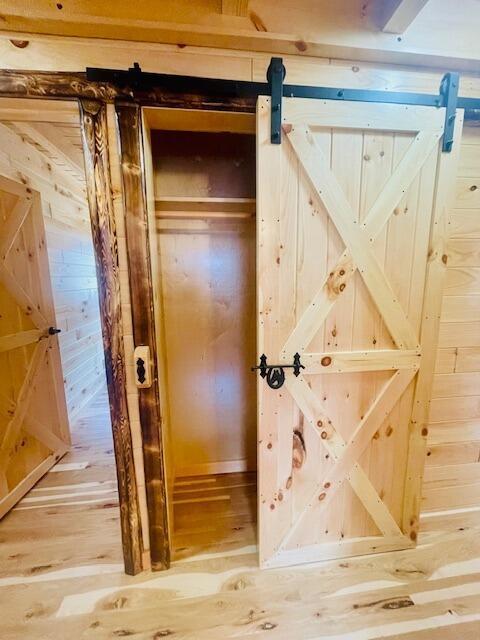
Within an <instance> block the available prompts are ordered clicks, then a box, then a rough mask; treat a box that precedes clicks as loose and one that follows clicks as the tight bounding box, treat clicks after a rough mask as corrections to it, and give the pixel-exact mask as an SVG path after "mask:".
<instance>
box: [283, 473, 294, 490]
mask: <svg viewBox="0 0 480 640" xmlns="http://www.w3.org/2000/svg"><path fill="white" fill-rule="evenodd" d="M292 482H293V480H292V476H289V477H288V478H287V482H286V483H285V487H286V488H287V489H290V487H291V486H292Z"/></svg>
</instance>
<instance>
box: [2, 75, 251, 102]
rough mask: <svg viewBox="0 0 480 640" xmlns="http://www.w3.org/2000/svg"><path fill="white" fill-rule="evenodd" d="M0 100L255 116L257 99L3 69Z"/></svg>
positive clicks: (78, 76) (85, 77)
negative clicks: (127, 103)
mask: <svg viewBox="0 0 480 640" xmlns="http://www.w3.org/2000/svg"><path fill="white" fill-rule="evenodd" d="M0 97H5V98H6V97H8V98H51V99H52V98H53V99H57V100H72V99H76V98H78V99H91V100H100V101H102V102H114V101H115V100H117V99H122V98H123V99H127V100H132V99H135V102H137V103H138V104H141V105H144V106H152V107H169V108H172V109H175V108H178V109H210V110H212V109H213V110H219V111H242V112H247V113H255V105H256V98H254V97H251V96H250V97H225V96H221V95H220V96H207V95H202V94H201V93H185V92H182V93H179V92H178V91H175V90H172V89H168V88H166V87H152V88H151V89H149V90H138V89H135V88H132V87H128V86H117V85H114V84H110V83H107V82H92V81H90V80H87V76H86V74H85V73H81V72H79V73H70V72H59V71H55V72H54V71H23V70H11V69H0Z"/></svg>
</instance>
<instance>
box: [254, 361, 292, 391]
mask: <svg viewBox="0 0 480 640" xmlns="http://www.w3.org/2000/svg"><path fill="white" fill-rule="evenodd" d="M257 369H258V370H259V371H260V375H261V376H262V378H266V379H267V384H268V386H269V387H270V388H271V389H280V387H282V386H283V383H284V382H285V371H284V369H293V374H294V375H295V376H297V377H298V376H299V375H300V369H305V367H304V366H303V364H302V363H301V362H300V354H299V353H296V354H295V355H294V356H293V364H268V363H267V356H266V355H265V354H264V353H262V355H261V356H260V364H259V365H257V366H256V367H252V371H256V370H257Z"/></svg>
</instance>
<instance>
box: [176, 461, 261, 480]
mask: <svg viewBox="0 0 480 640" xmlns="http://www.w3.org/2000/svg"><path fill="white" fill-rule="evenodd" d="M256 467H257V465H256V461H255V460H247V459H246V458H244V459H242V460H221V461H219V462H199V463H196V464H189V465H185V466H183V467H175V477H176V478H183V477H184V476H209V475H215V474H219V473H242V472H244V471H255V469H256Z"/></svg>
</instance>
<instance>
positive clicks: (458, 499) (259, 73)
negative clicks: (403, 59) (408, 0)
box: [0, 34, 480, 519]
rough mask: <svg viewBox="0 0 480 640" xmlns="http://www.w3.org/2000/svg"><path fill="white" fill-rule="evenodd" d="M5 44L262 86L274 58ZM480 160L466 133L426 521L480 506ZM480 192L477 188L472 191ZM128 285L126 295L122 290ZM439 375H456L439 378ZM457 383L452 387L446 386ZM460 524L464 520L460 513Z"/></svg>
mask: <svg viewBox="0 0 480 640" xmlns="http://www.w3.org/2000/svg"><path fill="white" fill-rule="evenodd" d="M10 37H12V36H11V35H10V36H9V34H4V35H2V36H0V56H1V59H2V66H4V67H8V68H12V69H15V68H18V69H42V70H58V71H61V70H73V71H77V70H80V69H84V68H85V67H86V66H105V65H106V64H107V63H106V62H105V61H106V60H107V61H108V66H111V67H112V68H128V67H129V66H131V64H132V61H133V60H136V61H138V62H139V63H140V65H141V66H142V69H144V70H145V71H156V72H159V73H180V74H188V75H198V76H208V77H223V78H232V79H238V80H256V81H263V80H265V71H266V68H267V66H268V63H269V59H270V55H271V54H269V53H260V52H251V51H232V50H228V49H220V48H207V47H196V46H182V47H178V46H176V45H174V44H161V43H141V42H135V43H131V42H130V43H129V42H122V41H119V40H105V39H104V40H95V39H89V38H68V37H65V38H59V37H48V36H39V35H29V36H28V39H29V44H28V45H27V46H26V47H25V48H23V49H19V48H18V47H15V46H14V45H13V44H12V43H11V42H10ZM284 62H285V64H286V67H287V78H286V81H287V82H289V83H292V84H310V85H324V86H333V87H357V88H368V89H379V90H387V91H423V92H432V93H435V92H437V91H438V87H439V84H440V80H441V77H442V75H443V73H444V71H445V69H444V68H439V69H437V70H435V69H427V68H423V67H420V66H416V67H407V66H400V65H387V64H381V63H379V62H373V61H372V62H359V61H357V60H348V59H344V60H338V59H329V58H320V57H317V58H315V57H313V56H309V55H305V54H304V53H302V52H299V55H285V56H284ZM460 95H463V96H480V75H479V74H478V73H477V74H475V73H471V72H465V73H461V82H460ZM479 156H480V131H479V130H475V129H473V128H467V129H466V131H465V133H464V136H463V145H462V157H461V168H460V174H459V177H458V198H457V207H456V209H455V211H454V212H453V225H452V226H453V232H454V234H455V235H456V236H458V235H459V234H460V235H461V237H455V238H454V239H452V242H451V244H450V251H449V253H450V255H451V258H450V268H451V270H450V271H449V274H450V273H451V275H449V282H450V283H452V278H456V277H457V276H458V274H459V271H458V270H457V271H455V270H454V265H455V261H457V265H459V266H460V265H461V266H462V267H465V268H468V269H469V273H470V275H468V274H467V280H468V283H469V284H467V285H466V284H465V282H464V280H463V277H464V272H463V271H461V272H460V274H461V277H462V282H463V284H462V288H463V291H464V292H465V291H466V289H465V287H467V289H468V291H467V292H466V293H460V294H457V295H452V293H451V288H450V287H449V289H448V290H447V292H446V296H445V305H444V311H443V322H442V325H441V332H440V349H439V363H438V367H437V373H438V376H437V378H436V384H435V392H434V393H435V396H436V397H435V398H434V401H433V404H432V416H433V417H434V422H433V423H432V425H431V427H430V447H429V451H428V453H429V454H430V455H428V456H427V468H426V475H425V492H424V497H425V499H424V516H425V517H428V518H429V519H432V516H431V514H432V513H435V510H436V511H437V512H438V513H442V512H443V511H445V510H452V509H463V508H467V509H469V508H471V507H463V506H461V505H464V504H465V502H466V501H468V502H470V504H471V505H473V506H474V507H477V508H478V507H480V490H479V487H478V485H477V484H476V482H480V474H479V468H478V466H477V461H478V459H479V454H480V415H479V401H478V391H477V387H476V386H475V376H474V375H472V376H471V375H470V374H477V375H478V373H479V372H480V363H479V359H480V323H479V321H478V320H475V318H476V317H477V318H478V301H479V300H480V281H479V279H478V278H476V277H475V276H474V274H475V273H476V271H475V267H479V266H480V263H479V258H478V255H479V247H480V211H479V209H480V196H479V195H478V194H480V167H479V162H480V160H479ZM477 185H478V189H475V188H474V187H476V186H477ZM459 225H461V227H460V230H459ZM454 253H455V255H453V254H454ZM467 254H468V255H467ZM462 256H463V257H462ZM121 260H122V261H124V260H126V256H124V255H122V254H121ZM123 263H124V262H123ZM124 265H125V273H126V264H125V263H124ZM125 288H126V289H127V290H128V287H124V289H125ZM455 288H456V291H460V290H461V289H460V287H459V285H455ZM125 295H126V294H125ZM464 303H466V305H465V304H464ZM475 309H477V311H475ZM459 314H461V315H459ZM475 314H476V315H475ZM130 331H131V330H130ZM448 360H449V363H450V364H448ZM465 367H466V369H465ZM465 374H468V380H469V384H470V385H472V384H473V385H474V386H473V388H472V386H470V387H468V386H467V377H466V375H465ZM445 375H450V376H454V377H453V378H452V377H451V378H446V377H442V376H445ZM444 383H447V387H448V388H447V391H446V392H447V394H448V395H447V396H445V395H444V394H445V385H444ZM453 383H455V384H456V387H453V386H450V385H451V384H453ZM442 386H443V390H442ZM468 389H470V391H473V393H470V392H469V391H468ZM467 392H468V393H467ZM129 394H130V397H131V398H132V400H133V398H134V397H135V394H136V389H135V388H134V386H133V381H130V382H129ZM440 396H442V397H440ZM447 406H450V409H448V410H449V411H450V412H451V411H453V410H455V412H456V413H454V414H453V415H452V413H447ZM133 409H134V403H133V402H132V410H133ZM439 416H440V419H439ZM446 416H448V417H446ZM135 431H136V435H135V438H136V442H137V447H138V444H139V442H138V438H139V425H136V426H135ZM137 451H138V449H137ZM137 458H138V459H139V463H138V466H139V471H138V474H139V475H140V476H141V473H142V469H141V467H140V464H141V462H140V456H137ZM468 496H470V498H469V497H468ZM144 517H145V512H144ZM459 517H463V518H464V517H465V514H460V516H459Z"/></svg>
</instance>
